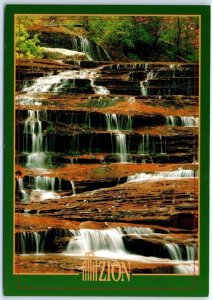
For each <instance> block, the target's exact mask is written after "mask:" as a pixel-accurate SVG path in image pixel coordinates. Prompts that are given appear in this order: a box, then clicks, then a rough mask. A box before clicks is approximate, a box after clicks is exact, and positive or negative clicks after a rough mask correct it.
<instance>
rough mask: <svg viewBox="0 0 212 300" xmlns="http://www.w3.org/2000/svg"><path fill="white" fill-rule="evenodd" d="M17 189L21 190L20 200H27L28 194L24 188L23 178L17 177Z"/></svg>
mask: <svg viewBox="0 0 212 300" xmlns="http://www.w3.org/2000/svg"><path fill="white" fill-rule="evenodd" d="M18 185H19V191H20V192H21V199H20V200H21V201H23V202H24V201H28V200H29V195H28V193H27V192H26V191H25V189H24V183H23V178H18Z"/></svg>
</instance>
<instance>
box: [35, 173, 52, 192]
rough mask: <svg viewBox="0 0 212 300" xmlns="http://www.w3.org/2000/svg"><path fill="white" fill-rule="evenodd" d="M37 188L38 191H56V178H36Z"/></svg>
mask: <svg viewBox="0 0 212 300" xmlns="http://www.w3.org/2000/svg"><path fill="white" fill-rule="evenodd" d="M35 188H36V190H43V191H55V190H56V189H55V178H54V177H46V176H43V177H42V176H36V177H35Z"/></svg>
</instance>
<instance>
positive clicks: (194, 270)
mask: <svg viewBox="0 0 212 300" xmlns="http://www.w3.org/2000/svg"><path fill="white" fill-rule="evenodd" d="M165 246H166V248H167V250H168V252H169V254H170V256H171V258H172V259H173V260H176V261H190V262H191V264H189V265H185V264H184V265H182V264H180V265H178V266H175V267H174V268H175V272H176V273H177V274H198V266H197V264H196V260H197V256H196V255H195V254H196V253H195V248H196V246H195V247H194V246H186V259H183V256H182V250H181V248H180V246H179V245H177V244H174V243H172V244H170V243H169V244H165Z"/></svg>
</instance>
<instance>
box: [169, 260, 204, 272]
mask: <svg viewBox="0 0 212 300" xmlns="http://www.w3.org/2000/svg"><path fill="white" fill-rule="evenodd" d="M174 269H175V273H176V274H190V275H198V272H199V271H198V265H197V263H196V262H194V263H192V264H191V265H179V266H175V267H174Z"/></svg>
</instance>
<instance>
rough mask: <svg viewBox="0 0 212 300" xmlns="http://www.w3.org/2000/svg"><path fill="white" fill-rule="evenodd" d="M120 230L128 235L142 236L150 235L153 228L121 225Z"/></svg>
mask: <svg viewBox="0 0 212 300" xmlns="http://www.w3.org/2000/svg"><path fill="white" fill-rule="evenodd" d="M120 229H121V231H122V232H123V233H124V234H129V235H131V234H132V235H136V236H139V237H141V236H143V235H150V234H153V233H154V230H153V229H151V228H148V227H127V226H125V227H121V228H120Z"/></svg>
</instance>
